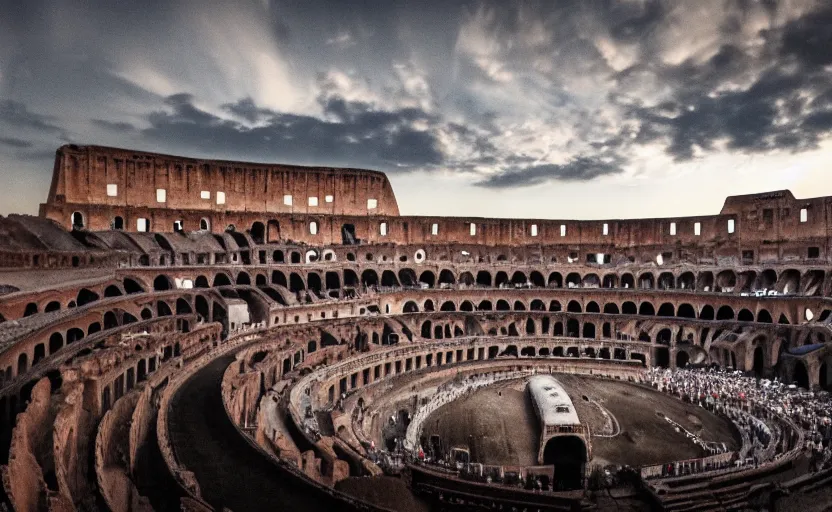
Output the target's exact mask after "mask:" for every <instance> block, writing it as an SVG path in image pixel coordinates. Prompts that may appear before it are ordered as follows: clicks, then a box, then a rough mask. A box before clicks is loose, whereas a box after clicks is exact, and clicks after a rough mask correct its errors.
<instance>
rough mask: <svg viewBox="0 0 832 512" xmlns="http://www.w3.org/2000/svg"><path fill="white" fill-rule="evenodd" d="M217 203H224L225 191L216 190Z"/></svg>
mask: <svg viewBox="0 0 832 512" xmlns="http://www.w3.org/2000/svg"><path fill="white" fill-rule="evenodd" d="M217 204H225V192H217Z"/></svg>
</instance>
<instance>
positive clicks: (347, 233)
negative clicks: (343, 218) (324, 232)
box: [341, 224, 358, 245]
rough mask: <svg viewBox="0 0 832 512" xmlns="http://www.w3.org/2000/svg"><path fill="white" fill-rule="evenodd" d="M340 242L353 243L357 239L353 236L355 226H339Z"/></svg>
mask: <svg viewBox="0 0 832 512" xmlns="http://www.w3.org/2000/svg"><path fill="white" fill-rule="evenodd" d="M341 243H342V244H344V245H355V244H357V243H358V239H357V238H356V237H355V226H354V225H352V224H344V225H343V226H341Z"/></svg>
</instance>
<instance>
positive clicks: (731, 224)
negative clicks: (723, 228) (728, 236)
mask: <svg viewBox="0 0 832 512" xmlns="http://www.w3.org/2000/svg"><path fill="white" fill-rule="evenodd" d="M728 232H729V233H733V232H734V219H728Z"/></svg>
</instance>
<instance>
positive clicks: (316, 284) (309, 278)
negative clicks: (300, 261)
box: [306, 272, 323, 292]
mask: <svg viewBox="0 0 832 512" xmlns="http://www.w3.org/2000/svg"><path fill="white" fill-rule="evenodd" d="M306 283H307V287H308V288H309V289H310V290H312V291H313V292H320V291H321V289H322V288H323V285H322V283H321V275H320V274H318V273H317V272H310V273H309V274H307V275H306Z"/></svg>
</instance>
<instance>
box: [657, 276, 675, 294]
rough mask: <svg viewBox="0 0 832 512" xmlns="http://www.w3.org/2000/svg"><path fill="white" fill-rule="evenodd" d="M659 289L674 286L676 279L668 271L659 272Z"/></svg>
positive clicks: (669, 288) (670, 288)
mask: <svg viewBox="0 0 832 512" xmlns="http://www.w3.org/2000/svg"><path fill="white" fill-rule="evenodd" d="M658 288H659V290H672V289H674V288H676V279H675V278H674V277H673V274H671V273H670V272H662V273H661V274H659V281H658Z"/></svg>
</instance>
